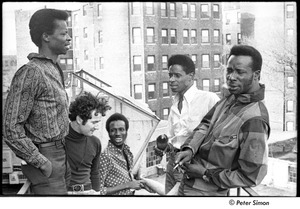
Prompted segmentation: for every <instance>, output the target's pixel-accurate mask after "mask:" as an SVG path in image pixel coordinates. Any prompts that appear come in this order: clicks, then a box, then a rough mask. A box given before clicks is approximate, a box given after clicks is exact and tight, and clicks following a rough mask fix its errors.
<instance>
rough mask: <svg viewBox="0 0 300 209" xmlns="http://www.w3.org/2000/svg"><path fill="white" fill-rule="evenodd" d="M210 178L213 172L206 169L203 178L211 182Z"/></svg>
mask: <svg viewBox="0 0 300 209" xmlns="http://www.w3.org/2000/svg"><path fill="white" fill-rule="evenodd" d="M210 178H211V173H209V172H208V170H206V171H205V172H204V175H203V176H202V179H203V180H204V181H205V182H206V183H209V182H210Z"/></svg>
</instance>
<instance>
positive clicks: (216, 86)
mask: <svg viewBox="0 0 300 209" xmlns="http://www.w3.org/2000/svg"><path fill="white" fill-rule="evenodd" d="M214 91H215V92H219V91H220V79H219V78H216V79H215V80H214Z"/></svg>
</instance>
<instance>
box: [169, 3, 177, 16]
mask: <svg viewBox="0 0 300 209" xmlns="http://www.w3.org/2000/svg"><path fill="white" fill-rule="evenodd" d="M170 17H176V5H175V3H170Z"/></svg>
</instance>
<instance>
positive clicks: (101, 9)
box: [97, 4, 103, 17]
mask: <svg viewBox="0 0 300 209" xmlns="http://www.w3.org/2000/svg"><path fill="white" fill-rule="evenodd" d="M102 14H103V7H102V4H98V5H97V15H98V17H102Z"/></svg>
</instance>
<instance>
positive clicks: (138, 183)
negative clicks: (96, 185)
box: [100, 113, 148, 195]
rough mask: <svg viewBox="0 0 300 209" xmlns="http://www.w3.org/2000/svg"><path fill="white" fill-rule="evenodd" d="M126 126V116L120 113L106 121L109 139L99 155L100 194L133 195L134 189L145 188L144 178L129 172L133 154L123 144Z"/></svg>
mask: <svg viewBox="0 0 300 209" xmlns="http://www.w3.org/2000/svg"><path fill="white" fill-rule="evenodd" d="M128 128H129V122H128V120H127V118H126V117H125V116H124V115H122V114H120V113H115V114H113V115H111V116H110V117H109V118H108V119H107V121H106V130H107V132H108V135H109V138H110V140H109V142H108V145H107V148H106V149H105V150H104V151H103V152H102V153H101V155H100V194H101V195H134V190H140V189H142V188H145V189H147V186H146V185H145V182H144V180H136V179H134V177H133V175H132V173H131V170H132V167H133V154H132V152H131V151H130V147H129V146H128V145H127V144H125V141H126V138H127V131H128ZM147 190H148V189H147Z"/></svg>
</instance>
